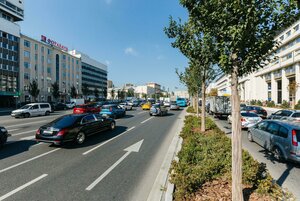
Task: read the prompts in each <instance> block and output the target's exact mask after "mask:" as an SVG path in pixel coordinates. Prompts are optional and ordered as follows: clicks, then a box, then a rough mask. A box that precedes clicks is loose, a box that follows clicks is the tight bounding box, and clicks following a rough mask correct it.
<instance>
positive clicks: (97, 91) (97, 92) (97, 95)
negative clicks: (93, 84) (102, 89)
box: [94, 88, 99, 98]
mask: <svg viewBox="0 0 300 201" xmlns="http://www.w3.org/2000/svg"><path fill="white" fill-rule="evenodd" d="M94 96H95V97H96V98H99V90H98V89H97V88H95V89H94Z"/></svg>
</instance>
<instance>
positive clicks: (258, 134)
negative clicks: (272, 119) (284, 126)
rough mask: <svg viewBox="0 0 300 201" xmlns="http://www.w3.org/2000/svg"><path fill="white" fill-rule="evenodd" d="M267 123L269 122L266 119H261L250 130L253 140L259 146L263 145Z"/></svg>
mask: <svg viewBox="0 0 300 201" xmlns="http://www.w3.org/2000/svg"><path fill="white" fill-rule="evenodd" d="M268 124H269V123H268V122H267V121H262V122H260V123H258V124H257V125H256V126H255V128H254V129H253V132H252V135H253V140H254V141H255V142H257V144H259V145H261V146H263V145H264V138H265V135H266V134H265V132H266V130H267V127H268Z"/></svg>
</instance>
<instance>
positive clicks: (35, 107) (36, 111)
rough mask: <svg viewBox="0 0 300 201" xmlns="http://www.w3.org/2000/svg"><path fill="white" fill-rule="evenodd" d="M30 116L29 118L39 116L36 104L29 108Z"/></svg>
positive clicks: (38, 108)
mask: <svg viewBox="0 0 300 201" xmlns="http://www.w3.org/2000/svg"><path fill="white" fill-rule="evenodd" d="M30 113H31V114H30V115H31V116H38V115H40V107H39V105H38V104H36V105H33V106H31V108H30Z"/></svg>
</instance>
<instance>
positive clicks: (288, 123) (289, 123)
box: [264, 119, 300, 129]
mask: <svg viewBox="0 0 300 201" xmlns="http://www.w3.org/2000/svg"><path fill="white" fill-rule="evenodd" d="M264 121H267V122H276V123H278V124H279V125H285V126H292V127H296V128H298V129H300V122H296V121H290V120H279V119H278V120H264Z"/></svg>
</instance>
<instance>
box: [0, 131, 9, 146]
mask: <svg viewBox="0 0 300 201" xmlns="http://www.w3.org/2000/svg"><path fill="white" fill-rule="evenodd" d="M7 137H8V133H7V130H6V129H5V128H4V127H2V126H0V148H2V147H3V145H4V144H5V143H6V141H7Z"/></svg>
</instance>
